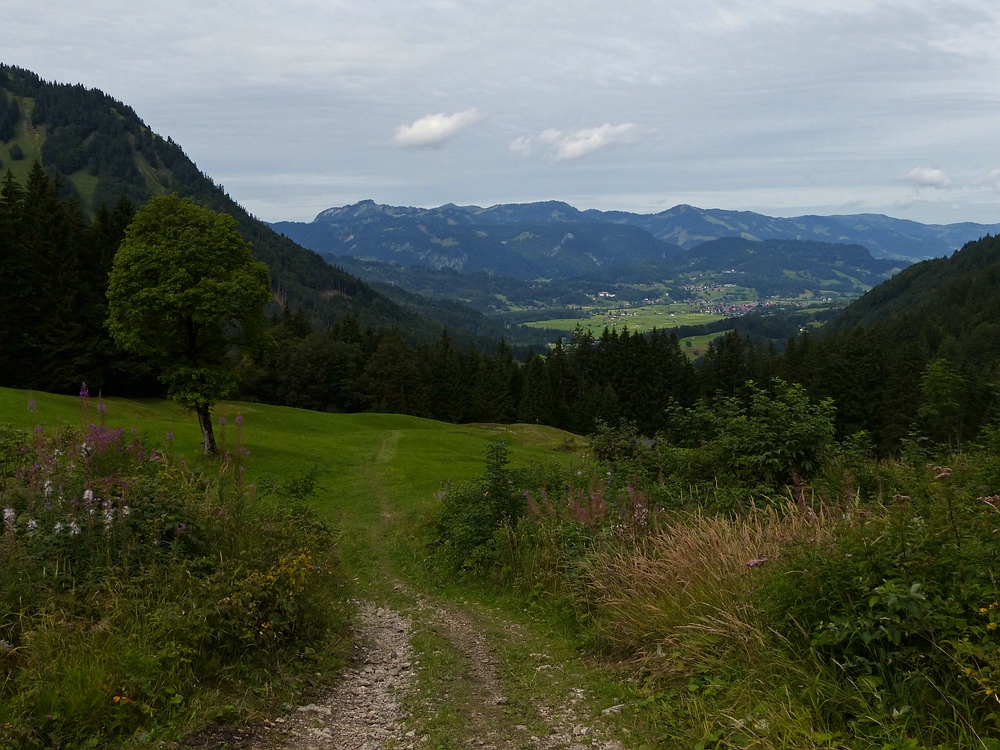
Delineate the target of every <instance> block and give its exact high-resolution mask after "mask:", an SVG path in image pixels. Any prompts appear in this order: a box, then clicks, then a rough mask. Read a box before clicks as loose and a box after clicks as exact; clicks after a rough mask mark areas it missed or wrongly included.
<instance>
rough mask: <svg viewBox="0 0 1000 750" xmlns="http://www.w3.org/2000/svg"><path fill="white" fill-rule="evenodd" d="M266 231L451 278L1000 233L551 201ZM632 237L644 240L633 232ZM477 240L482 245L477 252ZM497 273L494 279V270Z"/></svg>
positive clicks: (365, 216) (398, 211) (350, 218)
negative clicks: (728, 245)
mask: <svg viewBox="0 0 1000 750" xmlns="http://www.w3.org/2000/svg"><path fill="white" fill-rule="evenodd" d="M271 226H273V227H274V229H275V230H276V231H278V232H280V233H282V234H284V235H286V236H287V237H290V238H292V239H294V240H295V241H296V242H299V243H300V244H302V245H304V246H306V247H309V248H311V249H313V250H316V251H317V252H320V253H323V254H326V255H349V256H352V257H356V258H368V259H377V260H383V261H391V262H397V263H399V264H401V265H413V264H416V263H420V264H423V265H429V266H433V267H438V268H443V267H451V268H455V269H456V270H460V269H465V270H473V269H474V268H476V267H481V264H482V261H481V259H480V258H479V254H480V253H485V254H487V255H490V254H492V253H493V252H495V251H496V250H497V247H496V243H503V244H505V245H507V246H508V250H509V251H510V252H509V254H510V255H511V256H512V257H513V256H517V255H523V254H526V255H530V256H531V257H533V258H537V257H539V255H547V256H550V257H551V258H556V256H562V257H561V258H559V259H558V260H557V261H553V262H555V263H557V264H558V263H563V264H564V265H562V266H559V267H560V268H563V269H566V268H568V267H569V266H572V265H576V266H577V267H578V268H583V267H586V266H587V265H588V264H590V265H593V266H599V265H601V264H602V263H603V264H607V263H609V262H618V263H622V262H629V261H630V260H631V261H635V260H642V259H649V258H650V257H656V256H657V255H658V254H659V255H660V256H661V257H665V256H666V255H669V254H670V253H672V252H676V248H677V247H680V248H683V249H690V248H692V247H695V246H697V245H700V244H702V243H704V242H708V241H711V240H716V239H721V238H723V237H741V238H743V239H747V240H802V241H816V242H832V243H836V244H847V245H860V246H861V247H864V248H866V249H867V250H868V251H870V252H871V254H872V255H873V256H874V257H876V258H889V259H895V260H902V261H907V262H914V261H918V260H924V259H927V258H934V257H940V256H944V255H949V254H950V253H952V252H954V251H955V250H957V249H958V248H960V247H962V245H964V244H965V243H966V242H969V241H971V240H976V239H979V238H980V237H983V236H985V235H987V234H997V233H1000V224H974V223H969V222H965V223H960V224H920V223H918V222H915V221H908V220H905V219H893V218H891V217H888V216H883V215H880V214H854V215H843V216H798V217H795V218H778V217H773V216H764V215H763V214H757V213H752V212H749V211H724V210H721V209H703V208H696V207H694V206H687V205H680V206H675V207H674V208H671V209H669V210H667V211H662V212H660V213H656V214H634V213H628V212H625V211H597V210H593V209H590V210H586V211H580V210H578V209H576V208H574V207H573V206H570V205H568V204H566V203H562V202H559V201H547V202H541V203H523V204H507V205H497V206H492V207H490V208H481V207H479V206H456V205H454V204H447V205H444V206H440V207H439V208H430V209H424V208H408V207H399V206H385V205H380V204H377V203H375V202H374V201H370V200H367V201H361V202H360V203H356V204H354V205H351V206H343V207H339V208H329V209H327V210H325V211H323V212H321V213H320V214H319V215H318V216H317V217H316V218H315V219H314V220H313V221H312V222H277V223H274V224H272V225H271ZM542 227H545V229H544V230H542V229H541V228H542ZM636 229H639V230H642V232H643V235H645V236H643V235H639V234H636V233H635V232H634V230H636ZM567 235H572V237H568V238H567ZM650 237H651V238H653V239H655V240H660V241H662V242H663V243H664V244H665V245H666V247H661V248H659V249H658V248H657V246H656V245H652V244H650V243H649V239H648V238H650ZM476 238H478V240H482V242H479V243H478V245H476V243H475V242H474V240H475V239H476ZM564 238H566V239H565V240H564ZM597 250H599V253H598V252H596V251H597ZM592 255H599V259H595V258H592V257H590V256H592ZM542 267H543V268H544V267H545V265H544V263H543V264H542ZM497 272H503V271H501V270H499V268H498V269H497ZM563 275H565V274H563Z"/></svg>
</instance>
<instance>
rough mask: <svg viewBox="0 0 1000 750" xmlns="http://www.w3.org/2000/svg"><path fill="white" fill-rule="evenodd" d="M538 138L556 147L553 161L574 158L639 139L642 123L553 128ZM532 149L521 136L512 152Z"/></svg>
mask: <svg viewBox="0 0 1000 750" xmlns="http://www.w3.org/2000/svg"><path fill="white" fill-rule="evenodd" d="M537 140H539V141H540V142H542V143H544V144H546V145H548V146H551V147H552V148H554V149H555V153H554V154H553V156H552V159H553V161H574V160H576V159H581V158H583V157H584V156H587V155H588V154H592V153H594V152H595V151H600V150H602V149H606V148H611V147H612V146H619V145H627V144H632V143H635V142H636V141H637V140H639V126H638V125H636V124H635V123H631V122H624V123H622V124H621V125H612V124H610V123H605V124H604V125H601V126H600V127H597V128H584V129H583V130H577V131H574V132H572V133H567V132H564V131H562V130H555V129H553V128H550V129H548V130H546V131H544V132H542V133H541V135H539V136H538V139H537ZM515 144H516V145H515ZM529 148H530V141H529V139H526V138H518V139H517V140H516V141H514V142H513V143H512V144H511V151H515V153H527V149H529Z"/></svg>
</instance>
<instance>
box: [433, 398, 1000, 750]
mask: <svg viewBox="0 0 1000 750" xmlns="http://www.w3.org/2000/svg"><path fill="white" fill-rule="evenodd" d="M801 395H802V394H801V393H800V392H798V391H797V390H795V389H792V391H790V392H788V391H780V390H779V393H778V395H777V396H771V395H767V394H764V393H763V392H760V391H757V392H756V393H755V398H756V399H757V400H758V402H757V403H756V405H754V406H751V407H750V409H749V411H742V409H743V407H736V406H735V405H734V409H735V411H733V413H732V414H731V415H730V418H725V419H722V420H721V421H720V422H717V423H716V426H715V430H714V431H713V430H709V431H708V432H706V433H705V443H704V444H703V445H702V446H701V447H700V448H699V447H695V446H691V445H684V444H680V441H677V440H673V441H668V440H661V441H656V442H655V443H654V444H653V445H652V446H650V445H648V444H647V443H644V442H642V441H639V440H636V439H635V434H634V430H633V429H632V428H631V427H630V426H629V425H623V426H622V427H621V429H620V430H619V431H616V430H615V429H612V428H608V427H606V426H603V425H602V426H600V427H599V431H598V433H597V434H596V435H595V442H596V444H595V446H594V447H595V452H596V453H597V454H598V455H599V456H600V457H603V459H604V462H603V463H595V464H592V465H588V464H584V465H582V466H580V467H579V468H577V469H576V470H574V471H570V472H563V473H561V474H559V473H556V472H550V473H549V474H548V476H547V477H545V478H544V481H540V479H539V477H538V476H537V475H534V476H532V477H531V481H530V482H527V483H522V480H524V479H526V478H527V475H523V476H522V475H517V474H516V473H515V472H513V471H506V470H505V471H506V473H505V474H504V477H505V480H504V482H503V483H502V488H503V492H502V493H500V494H497V495H494V496H493V497H500V496H501V495H502V497H504V498H507V500H508V501H509V503H510V504H509V505H507V506H505V507H506V508H507V511H506V512H503V513H500V512H496V510H495V508H496V506H494V505H491V504H490V502H492V501H491V500H489V499H488V496H489V495H490V493H489V492H487V491H486V490H485V487H486V484H484V483H480V484H478V485H476V491H475V492H473V491H471V490H470V491H463V492H464V493H465V494H462V493H458V494H456V495H455V496H454V497H453V498H451V499H448V498H446V499H445V511H446V512H445V514H444V515H442V516H441V518H442V519H446V518H452V519H457V518H459V517H461V518H473V517H475V518H479V519H481V520H484V521H487V520H488V522H487V523H483V524H481V525H479V526H478V527H477V528H478V536H477V537H476V539H477V544H478V545H479V546H478V547H477V549H480V550H488V554H487V555H486V556H485V557H483V558H480V560H482V561H486V560H488V563H489V564H478V565H473V566H469V567H468V568H466V570H467V571H468V572H471V573H475V574H478V575H480V576H482V577H484V578H486V579H487V580H489V581H490V582H492V583H494V584H502V585H504V586H505V587H508V588H510V589H513V590H515V591H517V592H519V593H520V595H521V596H523V597H524V598H525V600H526V602H533V601H537V600H539V599H544V600H546V602H547V604H548V605H551V604H555V605H556V606H557V608H561V611H562V612H563V613H566V612H570V613H572V614H573V615H575V621H576V623H577V625H578V626H579V627H580V635H581V637H582V638H583V639H584V640H585V642H587V643H588V644H589V645H590V646H591V647H592V648H594V649H596V650H598V651H600V652H602V653H603V654H605V655H606V656H607V657H609V658H612V659H614V660H616V661H617V662H619V663H623V664H626V665H628V667H629V669H630V672H631V675H632V679H631V682H632V684H633V685H642V688H641V689H640V691H639V692H640V694H642V693H644V694H645V695H646V698H645V699H644V701H645V702H644V703H643V706H644V707H645V709H644V711H646V713H647V718H648V717H649V716H655V718H654V719H653V720H654V721H655V722H656V723H658V724H659V725H660V726H661V727H662V731H663V737H664V743H665V744H671V743H672V745H676V746H687V747H749V746H762V747H786V748H816V747H824V748H826V747H850V748H865V749H868V748H882V749H883V750H885V749H886V748H900V749H902V748H907V749H912V750H917V749H918V748H945V747H983V748H988V749H989V750H1000V742H998V741H997V740H995V739H993V738H996V737H1000V718H998V717H1000V705H998V703H1000V697H998V695H1000V586H998V582H997V578H996V571H997V570H998V569H1000V559H998V557H1000V494H998V493H1000V486H998V484H997V483H998V481H1000V479H998V478H1000V472H998V470H997V466H998V465H1000V461H998V459H997V455H998V453H997V445H998V444H1000V441H998V440H997V439H996V434H997V433H994V432H992V431H990V430H989V429H987V430H985V431H984V433H983V434H984V437H983V439H982V441H981V442H980V444H978V445H971V444H970V445H967V446H966V452H965V453H964V454H960V455H956V456H951V457H950V458H949V461H948V462H947V464H941V463H932V464H928V463H927V462H926V454H925V453H923V452H922V451H917V450H911V451H909V452H907V453H906V454H905V456H903V457H902V458H900V459H897V460H881V461H877V460H875V459H874V458H872V455H871V450H870V441H869V440H868V439H867V437H866V436H865V435H864V434H858V435H854V436H851V437H850V438H848V439H846V440H844V441H842V442H840V443H839V444H837V443H834V442H833V441H832V439H831V437H830V432H829V430H828V426H829V418H830V409H829V407H823V408H821V409H818V410H816V411H811V410H810V409H811V407H808V405H807V404H806V403H805V402H804V401H802V400H801V399H800V396H801ZM775 399H777V402H778V403H777V405H775V404H774V403H772V404H771V406H773V407H774V408H773V409H771V407H768V406H767V404H766V403H765V402H767V401H774V400H775ZM783 399H784V400H787V401H789V403H790V404H791V406H789V408H790V409H791V411H790V412H787V414H789V415H790V416H789V417H788V418H789V419H791V418H795V415H796V414H798V415H799V416H803V415H804V417H803V418H806V420H807V421H810V420H811V421H812V426H811V427H808V426H807V427H808V430H807V432H808V436H811V437H809V440H807V441H806V442H807V444H808V445H807V447H806V448H803V449H802V450H797V449H796V448H795V447H794V446H792V445H791V444H789V445H784V446H783V443H784V442H786V440H785V438H784V437H782V434H781V429H780V427H781V422H782V419H784V417H781V415H782V414H786V406H788V405H787V404H786V405H782V404H781V403H780V402H781V401H782V400H783ZM793 407H794V408H793ZM706 413H707V412H706ZM695 416H697V415H695ZM701 416H702V417H704V416H705V414H702V415H701ZM753 420H763V421H765V422H767V421H770V422H771V427H770V428H768V429H767V430H764V431H763V432H760V433H759V434H758V432H757V430H756V428H751V426H750V425H749V422H752V421H753ZM744 421H747V422H748V424H746V425H743V427H745V428H746V429H745V430H743V429H742V428H739V426H740V425H741V424H742V423H743V422H744ZM734 425H735V427H734ZM802 429H806V428H805V427H803V428H802ZM800 432H801V430H800V431H798V432H797V431H795V430H791V431H789V432H788V434H789V435H792V436H795V435H800ZM741 436H742V437H741ZM918 437H919V436H918ZM796 439H797V438H796ZM790 440H791V438H789V441H790ZM810 441H811V442H810ZM719 445H728V446H730V447H731V448H732V450H733V451H735V452H736V453H734V454H733V455H732V456H731V457H730V459H729V463H730V464H731V466H732V467H735V469H734V471H731V472H729V473H728V474H726V473H724V472H721V469H719V467H720V466H721V465H722V464H721V462H722V461H723V453H722V452H719V451H716V448H717V447H718V446H719ZM809 446H811V447H809ZM739 451H742V452H743V455H742V456H740V455H737V453H738V452H739ZM693 468H697V469H698V470H699V471H701V470H705V471H720V472H721V473H719V474H718V475H717V476H718V481H717V482H716V483H714V484H710V483H708V482H705V481H697V482H695V481H689V480H692V479H694V476H693V475H692V474H691V473H688V472H691V471H692V469H693ZM744 470H746V471H744ZM741 472H743V473H741ZM488 473H489V472H488ZM737 474H739V476H737ZM786 475H787V479H786V480H785V482H782V481H779V477H783V476H786ZM769 489H770V490H773V491H772V492H770V493H769V492H768V490H769ZM522 498H523V502H522ZM459 499H460V500H461V503H460V505H458V506H456V505H449V503H455V502H456V501H458V500H459ZM483 499H486V500H487V502H484V503H483V505H482V506H479V507H478V508H477V505H476V504H477V503H479V502H482V500H483ZM459 507H460V508H461V512H460V513H459V511H458V508H459ZM490 508H493V509H494V510H490ZM449 514H450V515H449ZM452 527H454V523H449V524H445V525H444V526H439V530H443V529H446V528H452ZM547 609H549V610H551V607H547Z"/></svg>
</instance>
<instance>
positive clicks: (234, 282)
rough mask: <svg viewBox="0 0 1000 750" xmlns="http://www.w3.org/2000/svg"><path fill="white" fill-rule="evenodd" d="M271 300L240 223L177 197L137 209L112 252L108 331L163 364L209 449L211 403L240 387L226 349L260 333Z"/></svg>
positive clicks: (162, 198) (211, 440)
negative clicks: (196, 417)
mask: <svg viewBox="0 0 1000 750" xmlns="http://www.w3.org/2000/svg"><path fill="white" fill-rule="evenodd" d="M270 299H271V288H270V282H269V277H268V271H267V266H266V265H264V264H263V263H258V262H255V261H254V260H253V257H252V255H251V253H250V246H249V244H248V243H246V242H244V241H243V238H242V237H241V236H240V233H239V231H238V229H237V224H236V221H235V220H234V219H233V218H232V217H231V216H228V215H226V214H218V213H215V212H214V211H211V210H209V209H207V208H202V207H200V206H197V205H196V204H195V203H194V202H193V201H191V200H190V199H181V198H180V197H178V196H177V195H163V196H158V197H156V198H153V199H152V200H151V201H150V202H149V203H148V204H146V206H145V207H143V208H142V209H141V210H139V211H138V212H137V213H136V216H135V219H134V220H133V221H132V223H131V224H130V225H129V227H128V229H127V230H126V233H125V239H124V241H123V242H122V245H121V247H120V248H119V250H118V253H117V255H116V256H115V260H114V264H113V266H112V269H111V274H110V277H109V279H108V319H107V327H108V330H109V331H110V332H111V335H112V336H113V337H114V339H115V341H116V342H117V343H118V344H119V346H121V347H122V348H124V349H127V350H129V351H133V352H135V353H137V354H141V355H143V356H146V357H148V358H150V359H151V360H153V361H154V362H155V363H156V364H157V365H158V366H159V368H160V370H161V375H160V379H161V380H162V381H163V383H164V384H165V385H166V386H167V388H168V394H169V396H170V397H171V398H173V399H174V400H176V401H177V402H178V403H180V404H181V405H182V406H184V407H186V408H188V409H191V410H193V411H195V412H196V413H197V415H198V421H199V423H200V425H201V428H202V434H203V436H204V440H205V443H204V444H205V450H206V451H207V452H212V451H214V450H215V437H214V434H213V431H212V422H211V417H210V410H211V407H212V405H213V404H214V403H215V402H216V401H218V400H219V399H220V398H222V397H224V396H225V395H227V394H228V393H229V392H230V391H231V390H232V388H233V387H234V385H235V378H234V375H233V367H232V362H231V359H230V354H231V352H232V351H233V350H234V349H235V348H238V347H241V346H248V345H250V344H252V343H255V342H256V341H258V340H259V338H260V337H261V336H262V335H263V330H264V305H265V304H266V303H267V302H268V301H269V300H270Z"/></svg>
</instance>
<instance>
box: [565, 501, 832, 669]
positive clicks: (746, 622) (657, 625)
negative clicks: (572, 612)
mask: <svg viewBox="0 0 1000 750" xmlns="http://www.w3.org/2000/svg"><path fill="white" fill-rule="evenodd" d="M833 530H834V522H833V520H832V519H830V518H829V517H828V516H826V515H824V514H822V513H820V514H817V513H815V512H813V511H812V510H811V509H808V508H805V509H804V508H802V507H801V506H798V505H795V504H789V505H787V506H785V507H781V508H774V507H766V508H754V509H752V510H750V511H749V512H747V513H745V514H743V515H741V516H739V517H735V518H733V517H721V516H711V515H704V514H702V513H701V512H694V513H691V514H689V515H687V516H686V517H684V518H682V519H679V520H677V521H676V522H674V523H671V524H669V525H664V526H663V527H662V528H660V529H659V530H658V531H656V532H654V533H652V534H651V535H650V536H649V537H648V538H647V539H646V542H645V544H642V545H622V547H621V548H619V549H611V550H607V551H599V552H595V553H594V554H592V555H591V556H589V558H588V559H587V561H586V563H585V583H586V589H587V591H588V598H589V601H590V604H591V606H592V607H593V608H594V612H595V620H596V622H597V628H598V636H599V638H600V639H601V640H602V641H603V643H604V644H606V645H607V646H608V647H609V649H610V650H612V651H613V652H614V653H616V654H618V655H620V656H622V657H624V658H626V659H629V660H635V661H637V662H639V663H641V665H642V666H644V667H645V668H646V669H648V670H649V672H650V673H651V676H653V677H663V676H667V675H669V674H670V673H671V672H676V671H687V670H688V669H689V668H690V665H691V664H692V663H694V662H698V663H703V664H704V663H707V662H718V661H720V660H732V659H734V658H740V659H743V660H750V661H751V662H753V661H757V660H759V659H760V658H761V657H762V656H763V655H764V654H765V653H766V652H767V651H768V648H767V644H768V643H769V642H772V639H773V636H774V634H772V633H769V632H768V631H767V628H766V626H765V625H764V623H763V622H762V618H761V615H760V612H759V608H758V606H757V605H756V604H755V598H754V591H755V588H756V587H757V586H758V585H759V583H760V582H761V581H762V580H763V578H764V577H765V576H766V575H767V570H768V567H769V566H771V565H773V564H774V563H775V562H776V561H777V560H778V559H779V558H780V557H781V555H782V553H783V552H784V551H785V550H787V549H788V548H789V547H790V546H792V545H798V544H802V543H811V544H825V543H828V542H830V541H832V536H833Z"/></svg>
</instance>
